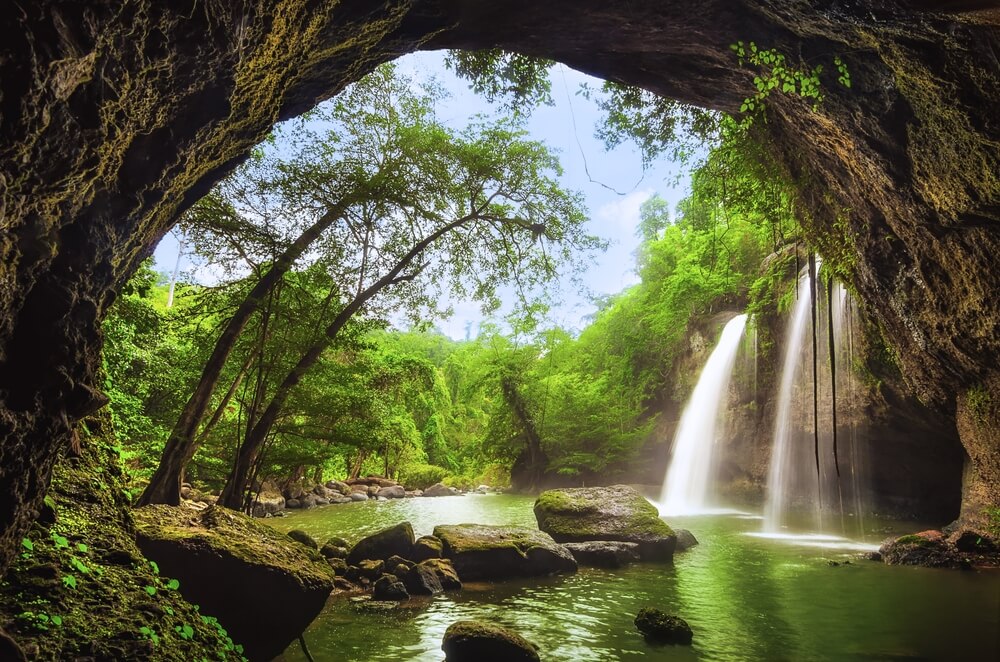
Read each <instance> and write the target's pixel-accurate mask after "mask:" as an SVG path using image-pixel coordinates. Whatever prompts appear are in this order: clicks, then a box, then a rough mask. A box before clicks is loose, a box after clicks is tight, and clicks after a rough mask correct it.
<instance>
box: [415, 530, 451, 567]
mask: <svg viewBox="0 0 1000 662" xmlns="http://www.w3.org/2000/svg"><path fill="white" fill-rule="evenodd" d="M443 553H444V548H443V547H442V546H441V540H440V539H439V538H437V537H435V536H421V537H419V538H417V540H416V542H414V543H413V560H414V561H416V562H417V563H420V562H421V561H426V560H427V559H439V558H441V555H442V554H443Z"/></svg>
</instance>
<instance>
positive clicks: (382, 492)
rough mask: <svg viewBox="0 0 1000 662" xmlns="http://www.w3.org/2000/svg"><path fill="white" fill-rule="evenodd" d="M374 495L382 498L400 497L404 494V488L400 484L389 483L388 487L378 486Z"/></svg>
mask: <svg viewBox="0 0 1000 662" xmlns="http://www.w3.org/2000/svg"><path fill="white" fill-rule="evenodd" d="M375 496H377V497H382V498H383V499H402V498H403V497H405V496H406V490H405V489H403V486H402V485H391V486H389V487H380V488H379V489H378V492H376V493H375Z"/></svg>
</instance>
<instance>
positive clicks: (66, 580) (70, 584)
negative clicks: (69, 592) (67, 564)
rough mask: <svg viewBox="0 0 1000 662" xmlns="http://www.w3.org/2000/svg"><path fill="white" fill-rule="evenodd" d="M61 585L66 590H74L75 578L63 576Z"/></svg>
mask: <svg viewBox="0 0 1000 662" xmlns="http://www.w3.org/2000/svg"><path fill="white" fill-rule="evenodd" d="M62 583H63V585H64V586H66V587H67V588H76V577H75V576H74V575H63V576H62Z"/></svg>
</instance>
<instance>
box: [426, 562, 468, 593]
mask: <svg viewBox="0 0 1000 662" xmlns="http://www.w3.org/2000/svg"><path fill="white" fill-rule="evenodd" d="M417 565H418V566H419V567H421V568H428V569H430V570H432V571H433V572H434V574H435V575H436V576H437V579H438V581H439V582H441V587H442V588H443V589H444V590H446V591H457V590H459V589H460V588H462V580H461V579H459V577H458V571H457V570H455V566H454V564H452V562H451V561H449V560H448V559H427V560H426V561H421V562H420V563H418V564H417Z"/></svg>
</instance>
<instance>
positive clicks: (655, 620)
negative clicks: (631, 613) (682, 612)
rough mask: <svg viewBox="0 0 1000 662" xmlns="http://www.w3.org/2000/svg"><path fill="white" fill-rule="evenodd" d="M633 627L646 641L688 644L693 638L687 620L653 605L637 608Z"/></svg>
mask: <svg viewBox="0 0 1000 662" xmlns="http://www.w3.org/2000/svg"><path fill="white" fill-rule="evenodd" d="M635 627H636V628H638V630H639V632H641V633H642V634H643V636H644V637H646V640H647V641H651V642H654V643H661V644H681V645H689V644H690V643H691V640H692V639H693V638H694V633H693V632H691V626H690V625H688V624H687V621H685V620H684V619H683V618H680V617H679V616H671V615H670V614H668V613H666V612H664V611H661V610H659V609H654V608H653V607H643V608H642V609H640V610H639V613H638V614H637V615H636V617H635Z"/></svg>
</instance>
